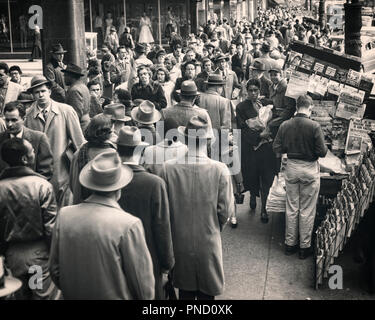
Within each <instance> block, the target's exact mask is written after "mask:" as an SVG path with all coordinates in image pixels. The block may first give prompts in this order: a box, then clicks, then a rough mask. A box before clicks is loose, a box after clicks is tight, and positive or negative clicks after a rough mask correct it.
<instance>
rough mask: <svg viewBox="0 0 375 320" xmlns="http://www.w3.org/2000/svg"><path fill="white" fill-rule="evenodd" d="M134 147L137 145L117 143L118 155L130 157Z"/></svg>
mask: <svg viewBox="0 0 375 320" xmlns="http://www.w3.org/2000/svg"><path fill="white" fill-rule="evenodd" d="M136 147H137V146H122V145H120V144H118V145H117V152H118V154H119V155H120V157H132V156H133V154H134V150H135V148H136Z"/></svg>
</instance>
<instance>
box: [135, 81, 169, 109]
mask: <svg viewBox="0 0 375 320" xmlns="http://www.w3.org/2000/svg"><path fill="white" fill-rule="evenodd" d="M131 95H132V100H136V99H143V100H150V101H151V102H152V103H153V104H154V105H155V108H156V109H158V110H161V109H163V108H165V107H166V106H167V99H166V98H165V94H164V90H163V88H162V86H161V85H160V84H158V83H155V82H152V81H150V83H149V84H148V85H147V86H146V87H143V86H142V84H140V83H136V84H135V85H134V86H133V87H132V90H131Z"/></svg>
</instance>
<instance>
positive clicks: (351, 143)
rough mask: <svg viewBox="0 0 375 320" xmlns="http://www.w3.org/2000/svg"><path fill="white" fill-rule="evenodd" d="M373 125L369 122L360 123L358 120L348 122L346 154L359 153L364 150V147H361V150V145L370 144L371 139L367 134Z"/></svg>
mask: <svg viewBox="0 0 375 320" xmlns="http://www.w3.org/2000/svg"><path fill="white" fill-rule="evenodd" d="M373 125H374V123H371V122H369V121H362V120H358V119H352V120H350V124H349V130H348V137H347V139H346V145H345V153H346V154H349V155H350V154H355V153H361V152H362V151H365V150H366V145H363V148H362V144H364V143H366V144H368V143H371V139H370V137H369V135H368V134H369V132H370V131H371V128H372V126H373Z"/></svg>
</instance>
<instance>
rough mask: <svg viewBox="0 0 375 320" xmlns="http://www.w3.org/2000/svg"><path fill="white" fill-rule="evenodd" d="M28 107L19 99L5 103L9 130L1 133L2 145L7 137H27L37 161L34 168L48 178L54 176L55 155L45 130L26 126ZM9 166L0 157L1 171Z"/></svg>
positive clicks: (0, 143) (5, 115)
mask: <svg viewBox="0 0 375 320" xmlns="http://www.w3.org/2000/svg"><path fill="white" fill-rule="evenodd" d="M25 115H26V108H25V107H24V105H23V104H22V103H21V102H19V101H12V102H9V103H7V104H6V105H5V108H4V118H5V122H6V126H7V130H6V131H4V132H2V133H0V146H1V145H2V144H3V143H4V141H6V140H7V139H10V138H14V137H18V138H23V139H26V140H27V141H29V142H30V143H31V145H32V146H33V148H34V153H35V161H34V163H33V166H32V169H33V170H34V171H35V172H37V173H39V174H40V175H43V176H44V177H45V178H46V179H47V180H51V178H52V174H53V172H52V170H53V157H52V152H51V147H50V145H49V142H48V138H47V136H46V135H45V133H43V132H39V131H36V130H32V129H29V128H27V127H25V126H24V120H25ZM5 167H7V165H6V163H5V162H4V161H3V160H2V159H1V157H0V172H1V171H2V169H3V168H5Z"/></svg>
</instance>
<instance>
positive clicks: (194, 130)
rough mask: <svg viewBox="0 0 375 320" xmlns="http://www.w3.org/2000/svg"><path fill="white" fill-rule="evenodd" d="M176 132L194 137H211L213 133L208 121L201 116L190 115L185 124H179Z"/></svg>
mask: <svg viewBox="0 0 375 320" xmlns="http://www.w3.org/2000/svg"><path fill="white" fill-rule="evenodd" d="M177 130H178V132H179V133H180V134H182V135H183V136H185V137H189V138H195V139H197V138H198V139H213V138H214V133H213V131H212V127H211V126H210V125H209V123H208V121H207V120H206V119H204V118H202V117H201V116H192V117H191V118H190V120H189V122H188V123H187V125H186V127H185V126H179V127H178V128H177Z"/></svg>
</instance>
